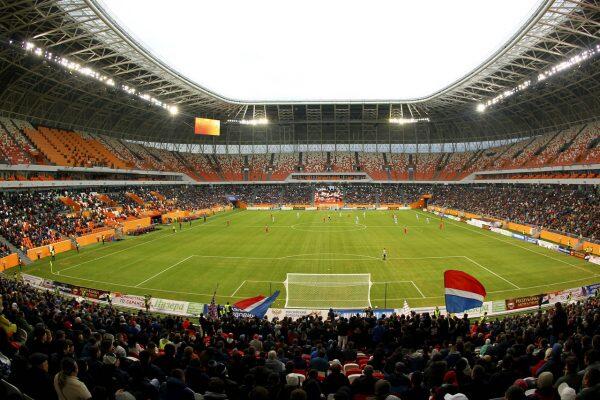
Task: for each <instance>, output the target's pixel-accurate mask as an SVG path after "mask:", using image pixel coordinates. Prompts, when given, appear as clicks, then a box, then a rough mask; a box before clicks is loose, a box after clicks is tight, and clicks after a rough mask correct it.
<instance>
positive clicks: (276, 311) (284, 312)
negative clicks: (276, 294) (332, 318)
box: [267, 308, 327, 320]
mask: <svg viewBox="0 0 600 400" xmlns="http://www.w3.org/2000/svg"><path fill="white" fill-rule="evenodd" d="M307 316H313V317H317V318H318V317H321V318H327V310H304V309H294V308H269V310H268V311H267V318H269V319H270V320H271V319H273V318H278V319H280V320H281V319H283V318H291V319H292V320H297V319H298V318H302V317H307Z"/></svg>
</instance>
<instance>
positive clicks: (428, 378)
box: [0, 277, 600, 400]
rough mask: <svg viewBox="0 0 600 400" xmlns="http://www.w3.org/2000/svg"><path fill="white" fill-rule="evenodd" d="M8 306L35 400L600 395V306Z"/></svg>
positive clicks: (4, 291)
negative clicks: (474, 311)
mask: <svg viewBox="0 0 600 400" xmlns="http://www.w3.org/2000/svg"><path fill="white" fill-rule="evenodd" d="M0 295H2V298H3V313H2V325H1V326H0V330H1V335H0V349H1V350H2V352H3V354H4V355H5V356H6V357H8V359H10V360H11V363H10V365H6V364H5V362H6V361H4V360H6V358H5V359H3V361H2V362H3V374H4V377H5V378H6V379H7V382H10V383H11V384H13V385H15V386H16V388H17V393H18V391H21V392H23V393H25V394H27V395H29V396H31V397H32V398H34V399H57V398H68V399H75V398H80V399H86V398H92V397H93V398H94V399H96V398H110V399H113V398H116V399H129V398H131V399H133V398H135V399H188V398H189V399H193V398H198V397H195V396H197V395H200V396H203V397H202V398H204V399H212V400H214V399H221V400H225V399H231V400H237V399H240V400H242V399H280V400H292V399H293V400H296V399H320V398H326V397H328V396H331V398H334V399H344V400H351V399H355V400H359V399H367V398H373V399H388V400H392V399H398V398H400V399H402V400H426V399H427V398H433V399H443V398H446V399H448V398H452V399H458V398H462V399H469V400H488V399H494V398H502V397H503V396H505V397H504V398H505V399H509V400H515V399H520V400H524V399H525V398H526V395H525V393H527V395H529V397H528V398H530V399H554V400H558V399H560V398H561V396H560V394H559V389H558V388H559V387H560V390H561V391H564V386H559V385H560V384H561V383H563V382H566V383H567V386H568V387H570V388H571V389H572V391H571V393H573V394H572V396H573V397H570V398H574V396H575V394H576V393H578V397H577V398H578V399H581V400H591V399H595V398H598V396H600V370H598V365H599V363H600V340H599V339H600V336H598V334H597V333H598V330H599V329H600V326H599V320H598V318H597V313H598V308H599V307H600V300H599V299H598V298H590V299H588V300H585V301H583V302H577V303H573V304H566V305H563V304H561V303H557V304H556V305H554V306H553V307H551V308H549V309H546V310H544V311H541V310H540V312H539V313H534V314H520V315H515V316H507V317H505V318H502V319H494V320H489V319H485V318H484V319H481V320H479V321H474V322H473V321H470V320H469V319H468V318H467V316H466V315H465V316H464V317H462V318H461V317H459V316H451V317H445V316H443V315H441V316H436V315H430V314H417V313H413V314H410V315H407V316H405V315H401V316H397V315H392V316H384V317H381V318H376V317H375V316H373V315H372V313H371V312H370V311H369V310H367V312H366V316H363V317H359V316H353V317H351V318H343V317H338V316H336V315H335V314H334V313H333V312H331V313H330V315H329V317H328V318H327V319H322V318H316V317H312V316H307V317H301V318H299V319H297V320H295V321H293V320H291V319H283V320H273V321H272V322H269V321H266V320H257V319H239V318H233V317H230V316H228V315H227V314H222V316H221V318H219V319H217V320H213V319H209V318H207V317H205V316H201V317H200V318H199V320H197V321H192V320H189V319H187V318H185V319H184V318H181V317H160V316H153V315H148V314H146V313H144V312H138V313H135V314H132V313H130V312H127V311H125V312H123V311H121V310H118V309H116V308H113V307H111V306H110V305H108V306H107V305H97V304H94V303H90V302H87V301H79V302H78V301H77V300H76V299H73V298H66V297H62V296H61V295H59V294H55V293H52V292H46V291H41V290H37V289H34V288H32V287H30V286H28V285H27V284H24V283H22V282H19V281H17V280H9V279H7V278H4V277H0ZM346 337H347V338H348V340H347V341H346V340H343V341H342V340H341V338H346ZM338 343H339V344H338ZM53 382H55V383H54V384H53ZM7 384H8V383H6V384H4V385H5V387H6V385H7ZM74 387H77V391H78V393H81V394H80V395H79V396H80V397H65V396H64V395H62V394H61V393H62V392H64V391H66V390H69V391H73V390H75V389H74ZM67 388H68V389H67ZM457 393H461V394H462V397H456V396H460V395H458V394H457ZM99 396H103V397H99ZM390 396H392V397H390ZM430 396H431V397H430ZM448 396H450V397H448ZM15 398H22V397H15Z"/></svg>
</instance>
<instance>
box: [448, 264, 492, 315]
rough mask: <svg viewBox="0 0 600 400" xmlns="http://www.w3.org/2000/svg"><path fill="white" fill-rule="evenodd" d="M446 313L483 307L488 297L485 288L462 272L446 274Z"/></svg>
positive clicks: (452, 271) (449, 271) (450, 271)
mask: <svg viewBox="0 0 600 400" xmlns="http://www.w3.org/2000/svg"><path fill="white" fill-rule="evenodd" d="M444 288H445V294H446V311H447V312H449V313H459V312H463V311H465V310H470V309H472V308H477V307H481V306H482V304H483V299H484V297H485V295H486V292H485V288H484V287H483V285H482V284H481V282H479V281H478V280H477V279H475V278H473V277H472V276H471V275H469V274H467V273H464V272H462V271H455V270H448V271H446V272H444Z"/></svg>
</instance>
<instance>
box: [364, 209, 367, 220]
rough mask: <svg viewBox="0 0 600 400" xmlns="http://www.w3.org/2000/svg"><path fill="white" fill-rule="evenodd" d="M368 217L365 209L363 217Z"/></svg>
mask: <svg viewBox="0 0 600 400" xmlns="http://www.w3.org/2000/svg"><path fill="white" fill-rule="evenodd" d="M364 218H367V213H366V212H364V211H363V219H364Z"/></svg>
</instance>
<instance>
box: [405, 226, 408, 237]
mask: <svg viewBox="0 0 600 400" xmlns="http://www.w3.org/2000/svg"><path fill="white" fill-rule="evenodd" d="M407 233H408V228H407V227H406V226H405V227H404V234H405V235H406V234H407Z"/></svg>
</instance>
